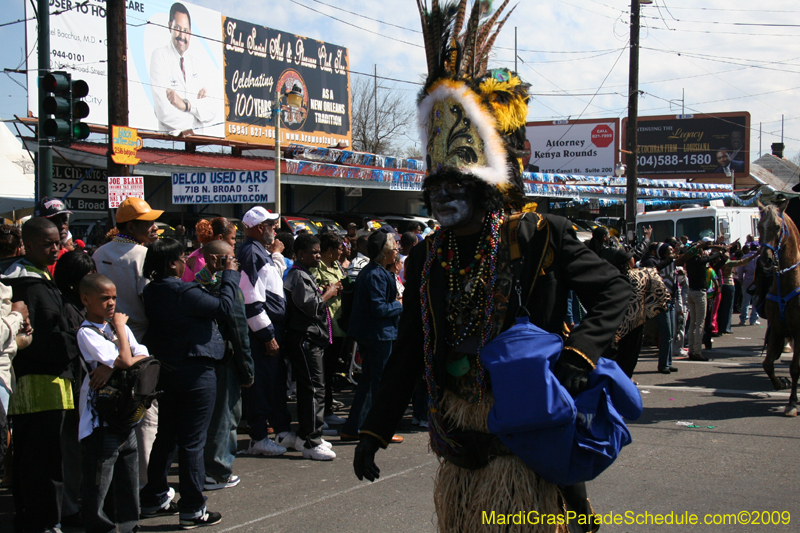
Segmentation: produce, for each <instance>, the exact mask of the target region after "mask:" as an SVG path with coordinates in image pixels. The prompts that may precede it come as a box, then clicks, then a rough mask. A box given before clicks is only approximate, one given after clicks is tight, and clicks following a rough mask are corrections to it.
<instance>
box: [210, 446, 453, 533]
mask: <svg viewBox="0 0 800 533" xmlns="http://www.w3.org/2000/svg"><path fill="white" fill-rule="evenodd" d="M436 462H437V461H428V462H425V463H422V464H421V465H417V466H412V467H411V468H407V469H405V470H403V471H401V472H395V473H394V474H390V475H388V476H386V477H380V478H378V479H377V480H375V481H373V482H368V481H365V482H363V483H360V484H359V485H354V486H352V487H350V488H349V489H345V490H340V491H339V492H335V493H333V494H328V495H327V496H323V497H321V498H317V499H316V500H312V501H309V502H306V503H304V504H302V505H295V506H294V507H289V508H288V509H283V510H281V511H275V512H274V513H270V514H268V515H264V516H262V517H260V518H255V519H253V520H250V521H248V522H244V523H242V524H237V525H235V526H231V527H229V528H227V529H222V530H220V531H219V533H226V532H228V531H234V530H236V529H239V528H242V527H247V526H251V525H253V524H256V523H258V522H262V521H264V520H268V519H270V518H274V517H276V516H280V515H282V514H286V513H293V512H295V511H299V510H300V509H304V508H306V507H309V506H311V505H316V504H318V503H321V502H324V501H325V500H330V499H331V498H336V497H337V496H342V495H343V494H347V493H349V492H353V491H356V490H360V489H363V488H366V487H371V486H374V485H377V484H378V483H382V482H384V481H388V480H390V479H392V478H395V477H397V476H402V475H404V474H408V473H409V472H412V471H414V470H416V469H418V468H422V467H423V466H428V465H430V464H435V463H436Z"/></svg>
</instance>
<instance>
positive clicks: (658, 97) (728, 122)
mask: <svg viewBox="0 0 800 533" xmlns="http://www.w3.org/2000/svg"><path fill="white" fill-rule="evenodd" d="M642 92H644V93H645V94H647V95H650V96H652V97H653V98H656V99H658V100H663V101H665V102H669V101H670V100H667V99H666V98H662V97H660V96H657V95H655V94H653V93H649V92H646V91H642ZM686 109H688V110H690V111H692V112H693V113H695V114H697V115H703V116H706V117H710V118H714V119H717V120H719V121H721V122H725V123H727V124H732V125H734V126H736V127H739V128H740V127H742V125H741V124H738V123H736V122H733V121H730V120H728V119H726V118H723V117H720V116H717V115H714V114H713V113H705V112H703V111H700V110H699V109H695V108H693V107H691V106H688V105H687V106H686ZM747 129H749V130H750V131H751V132H752V131H757V130H755V128H753V127H752V126H750V127H749V128H747ZM785 138H786V139H789V140H790V141H798V142H800V139H794V138H792V137H785Z"/></svg>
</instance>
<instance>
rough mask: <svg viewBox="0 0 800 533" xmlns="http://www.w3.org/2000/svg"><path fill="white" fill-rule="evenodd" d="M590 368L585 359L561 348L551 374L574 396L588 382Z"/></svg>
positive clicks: (591, 368)
mask: <svg viewBox="0 0 800 533" xmlns="http://www.w3.org/2000/svg"><path fill="white" fill-rule="evenodd" d="M592 370H594V368H593V367H592V365H590V364H589V362H588V361H587V360H586V359H584V358H583V357H581V356H580V355H578V354H577V353H575V352H573V351H572V350H563V351H562V352H561V355H560V356H559V357H558V361H556V366H555V368H554V369H553V374H555V376H556V379H558V381H559V382H561V384H562V385H563V386H564V388H565V389H567V391H568V392H569V394H570V396H572V397H573V398H574V397H575V396H577V395H578V394H580V393H581V391H583V389H585V388H586V386H587V385H588V384H589V374H591V373H592Z"/></svg>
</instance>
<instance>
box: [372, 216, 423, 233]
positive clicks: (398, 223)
mask: <svg viewBox="0 0 800 533" xmlns="http://www.w3.org/2000/svg"><path fill="white" fill-rule="evenodd" d="M383 219H384V220H385V221H386V222H388V223H389V224H391V225H392V226H394V227H395V228H397V231H398V232H399V233H400V234H401V235H402V234H403V233H405V232H406V231H409V227H410V226H411V224H412V223H415V224H422V226H423V227H422V229H423V231H424V230H425V227H427V225H428V220H431V219H429V218H425V217H419V216H414V215H395V214H391V215H384V216H383Z"/></svg>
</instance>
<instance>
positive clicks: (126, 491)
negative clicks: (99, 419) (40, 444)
mask: <svg viewBox="0 0 800 533" xmlns="http://www.w3.org/2000/svg"><path fill="white" fill-rule="evenodd" d="M81 453H82V460H81V463H82V465H83V485H82V492H81V501H82V506H83V521H84V523H85V524H86V533H110V532H113V531H117V525H118V526H119V533H131V532H132V531H136V529H138V525H139V453H138V451H137V448H136V434H135V433H134V431H133V428H131V429H128V430H124V431H119V432H118V431H114V430H111V429H109V428H104V427H99V428H96V429H95V430H94V431H93V432H92V434H91V435H89V436H88V437H86V438H85V439H83V440H82V441H81Z"/></svg>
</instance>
